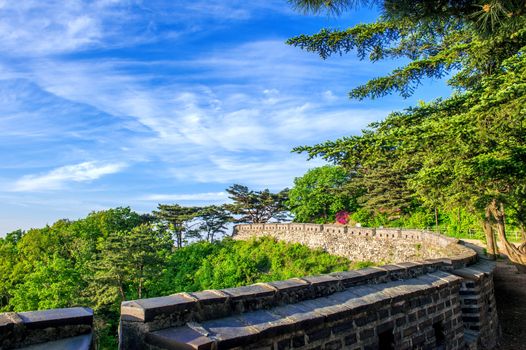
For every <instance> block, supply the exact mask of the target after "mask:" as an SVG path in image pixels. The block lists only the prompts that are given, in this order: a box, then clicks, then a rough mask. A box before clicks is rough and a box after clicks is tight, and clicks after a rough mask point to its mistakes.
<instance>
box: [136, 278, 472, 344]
mask: <svg viewBox="0 0 526 350" xmlns="http://www.w3.org/2000/svg"><path fill="white" fill-rule="evenodd" d="M461 280H462V279H461V278H460V277H457V276H454V275H452V274H449V273H446V272H442V271H436V272H433V273H429V274H425V275H422V276H419V277H416V278H411V279H407V280H404V281H391V282H387V283H382V284H376V285H364V286H355V287H352V288H349V289H346V290H344V291H339V292H336V293H334V294H331V295H328V296H326V297H321V298H317V299H313V300H304V301H300V302H298V303H295V304H289V305H282V306H277V307H273V308H270V309H267V310H257V311H253V312H247V313H243V314H239V315H235V316H230V317H225V318H221V319H215V320H207V321H204V322H202V323H195V322H189V323H188V324H186V325H183V326H180V327H171V328H166V329H162V330H157V331H153V332H149V333H148V334H147V335H146V342H147V343H149V344H150V345H153V346H157V347H159V348H162V349H200V350H205V349H217V348H232V347H243V346H245V345H248V344H254V343H256V342H258V341H260V340H262V339H266V338H271V337H273V336H275V335H278V334H285V333H290V332H295V331H297V330H302V329H305V328H309V327H314V326H318V325H322V324H324V323H331V322H334V321H337V320H338V319H341V318H342V316H344V315H345V316H349V315H357V314H359V313H362V312H368V311H372V310H377V309H378V308H379V307H381V306H384V305H389V304H393V303H399V302H402V303H403V302H404V301H406V300H408V299H409V298H414V297H419V296H422V297H423V296H425V295H427V294H428V293H429V290H438V289H442V288H445V287H446V286H449V285H457V286H459V285H460V283H461Z"/></svg>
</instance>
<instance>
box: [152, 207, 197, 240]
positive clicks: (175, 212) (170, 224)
mask: <svg viewBox="0 0 526 350" xmlns="http://www.w3.org/2000/svg"><path fill="white" fill-rule="evenodd" d="M200 210H201V208H198V207H183V206H181V205H179V204H159V205H158V206H157V211H154V212H153V214H154V215H155V217H156V218H157V219H158V220H159V221H160V222H161V223H162V224H163V226H164V228H166V229H168V230H170V231H171V232H172V234H173V236H174V239H175V244H176V247H177V248H181V247H182V246H183V244H184V243H185V241H186V240H187V238H188V237H187V236H188V235H189V236H190V237H192V236H195V234H196V232H195V230H192V229H191V228H192V227H191V225H190V223H191V222H192V221H193V220H194V219H195V218H197V217H198V216H199V211H200Z"/></svg>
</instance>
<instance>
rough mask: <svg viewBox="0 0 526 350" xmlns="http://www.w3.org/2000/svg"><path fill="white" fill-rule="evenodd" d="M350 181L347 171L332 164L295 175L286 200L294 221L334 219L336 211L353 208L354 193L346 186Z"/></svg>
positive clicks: (353, 209)
mask: <svg viewBox="0 0 526 350" xmlns="http://www.w3.org/2000/svg"><path fill="white" fill-rule="evenodd" d="M350 181H351V176H350V175H349V172H348V171H347V170H345V169H344V168H343V167H340V166H331V165H325V166H322V167H319V168H314V169H311V170H309V171H308V172H307V173H306V174H305V175H303V176H302V177H298V178H296V179H295V180H294V187H292V188H291V189H290V191H289V200H288V203H287V204H288V206H289V207H290V211H291V213H292V214H294V221H297V222H317V223H327V222H334V220H335V216H336V213H338V212H339V211H343V210H345V211H355V210H356V209H357V200H356V197H357V196H356V195H355V196H352V194H350V193H349V192H348V191H347V190H346V188H345V187H346V186H347V184H348V183H349V182H350Z"/></svg>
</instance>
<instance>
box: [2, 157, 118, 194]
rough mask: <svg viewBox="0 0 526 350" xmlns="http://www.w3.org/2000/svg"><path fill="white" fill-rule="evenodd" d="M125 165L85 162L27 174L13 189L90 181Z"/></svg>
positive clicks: (26, 189)
mask: <svg viewBox="0 0 526 350" xmlns="http://www.w3.org/2000/svg"><path fill="white" fill-rule="evenodd" d="M124 167H125V164H123V163H120V164H118V163H117V164H100V163H96V162H83V163H80V164H74V165H66V166H63V167H60V168H57V169H53V170H51V171H49V172H47V173H44V174H38V175H26V176H24V177H22V178H21V179H19V180H18V181H16V182H15V184H14V187H13V188H12V189H11V191H14V192H28V191H45V190H57V189H60V188H62V187H63V186H64V185H65V184H66V183H68V182H89V181H93V180H96V179H98V178H100V177H102V176H104V175H108V174H113V173H116V172H118V171H120V170H122V169H123V168H124Z"/></svg>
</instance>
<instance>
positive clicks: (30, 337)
mask: <svg viewBox="0 0 526 350" xmlns="http://www.w3.org/2000/svg"><path fill="white" fill-rule="evenodd" d="M92 327H93V311H92V310H91V309H89V308H84V307H75V308H68V309H52V310H43V311H29V312H18V313H16V312H7V313H2V314H0V349H2V350H7V349H20V348H25V347H30V346H31V347H32V348H35V346H36V345H39V344H40V345H42V346H44V348H48V349H52V348H53V344H54V343H55V342H58V343H60V344H62V345H61V347H60V348H61V349H78V350H84V349H85V350H88V349H90V347H91V339H92ZM55 344H56V343H55ZM68 344H69V345H68ZM55 348H58V347H55Z"/></svg>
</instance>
